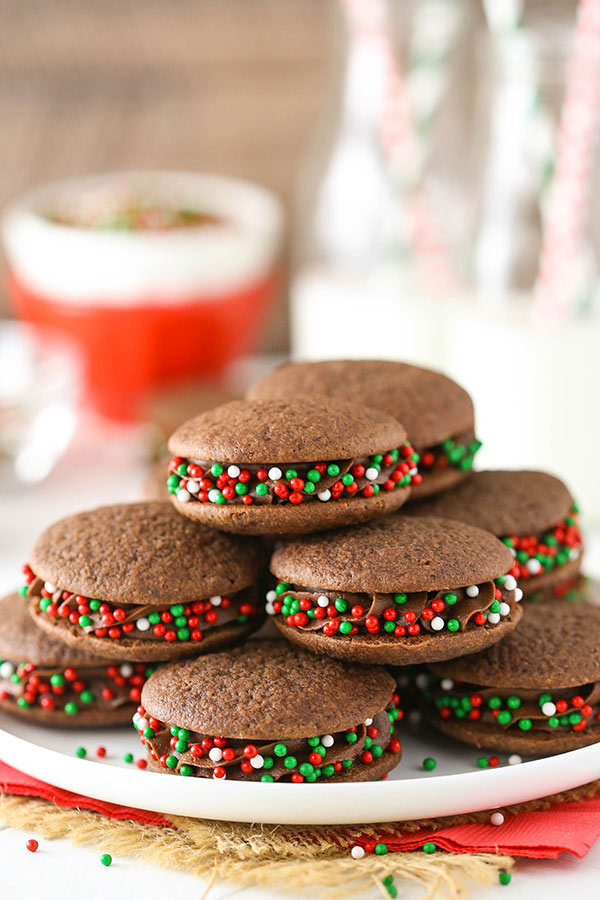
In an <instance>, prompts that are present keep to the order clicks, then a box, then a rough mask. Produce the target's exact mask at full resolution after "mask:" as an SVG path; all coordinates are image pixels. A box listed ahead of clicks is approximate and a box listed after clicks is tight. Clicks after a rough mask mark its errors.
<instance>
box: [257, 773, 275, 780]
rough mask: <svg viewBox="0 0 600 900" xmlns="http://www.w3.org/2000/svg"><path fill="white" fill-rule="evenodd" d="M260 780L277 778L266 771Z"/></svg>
mask: <svg viewBox="0 0 600 900" xmlns="http://www.w3.org/2000/svg"><path fill="white" fill-rule="evenodd" d="M260 780H261V781H274V780H275V779H274V778H273V776H272V775H269V774H268V773H265V774H264V775H261V776H260Z"/></svg>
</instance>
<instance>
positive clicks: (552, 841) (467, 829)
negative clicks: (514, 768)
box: [0, 762, 600, 859]
mask: <svg viewBox="0 0 600 900" xmlns="http://www.w3.org/2000/svg"><path fill="white" fill-rule="evenodd" d="M0 792H3V793H5V794H15V795H18V796H22V797H41V798H43V799H44V800H50V801H52V803H56V804H57V806H64V807H68V808H70V809H89V810H92V811H94V812H98V813H102V814H103V815H105V816H108V817H109V818H111V819H133V820H134V821H135V822H141V823H143V824H147V825H165V826H169V825H170V824H171V823H170V822H169V820H168V819H167V818H166V817H165V816H162V815H160V814H159V813H153V812H147V811H146V810H143V809H132V808H130V807H128V806H119V805H117V804H114V803H105V802H104V801H103V800H94V799H93V798H92V797H84V796H83V795H82V794H73V793H71V792H70V791H63V790H62V789H61V788H56V787H52V785H49V784H46V783H45V782H44V781H38V780H37V779H36V778H31V777H30V776H29V775H25V774H24V773H23V772H19V771H17V769H13V768H12V767H11V766H7V765H6V763H3V762H0ZM598 837H600V798H598V799H592V800H581V801H578V802H577V803H563V804H562V805H558V806H554V807H552V809H549V810H543V811H540V812H523V813H519V815H517V816H506V819H505V821H504V823H503V824H502V825H454V826H452V827H450V828H442V829H440V830H439V831H431V830H429V829H428V830H426V831H419V832H416V833H415V834H411V835H407V836H406V837H403V838H401V839H398V838H397V837H396V836H392V835H386V834H385V830H383V829H382V833H381V834H380V835H379V837H378V840H380V841H382V842H384V843H386V844H387V845H388V849H389V850H390V851H398V850H417V849H418V848H419V847H422V846H423V844H424V843H425V842H427V841H433V842H434V843H435V844H436V846H437V847H439V848H440V849H442V850H449V851H451V852H453V853H473V852H491V853H494V852H500V853H506V854H507V855H509V856H529V857H533V858H534V859H553V858H555V857H557V856H559V855H560V854H561V853H562V852H563V851H566V852H568V853H572V854H574V855H575V856H578V857H582V856H585V854H586V853H587V852H588V850H590V848H591V847H592V846H593V844H594V842H595V841H596V839H597V838H598ZM368 840H372V838H369V837H367V836H366V835H361V836H360V837H357V839H356V841H355V843H357V844H361V845H364V844H366V843H367V841H368Z"/></svg>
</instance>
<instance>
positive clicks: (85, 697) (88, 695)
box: [79, 691, 94, 703]
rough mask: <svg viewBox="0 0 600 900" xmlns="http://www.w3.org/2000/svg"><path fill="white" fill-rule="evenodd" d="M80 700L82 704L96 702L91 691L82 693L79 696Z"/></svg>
mask: <svg viewBox="0 0 600 900" xmlns="http://www.w3.org/2000/svg"><path fill="white" fill-rule="evenodd" d="M79 699H80V700H81V702H82V703H92V702H93V700H94V695H93V694H92V692H91V691H82V692H81V693H80V695H79Z"/></svg>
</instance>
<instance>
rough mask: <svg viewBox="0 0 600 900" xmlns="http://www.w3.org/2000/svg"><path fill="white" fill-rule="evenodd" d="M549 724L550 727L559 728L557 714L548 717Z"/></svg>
mask: <svg viewBox="0 0 600 900" xmlns="http://www.w3.org/2000/svg"><path fill="white" fill-rule="evenodd" d="M548 725H549V726H550V728H558V726H559V725H560V722H559V721H558V719H557V717H556V716H550V718H549V719H548Z"/></svg>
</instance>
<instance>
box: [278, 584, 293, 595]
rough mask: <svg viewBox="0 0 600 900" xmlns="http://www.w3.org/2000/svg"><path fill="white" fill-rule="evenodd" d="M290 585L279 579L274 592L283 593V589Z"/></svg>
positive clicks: (286, 589)
mask: <svg viewBox="0 0 600 900" xmlns="http://www.w3.org/2000/svg"><path fill="white" fill-rule="evenodd" d="M289 589H290V585H289V584H288V582H287V581H280V582H279V584H278V585H277V587H276V588H275V593H276V594H284V593H285V591H289Z"/></svg>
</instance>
